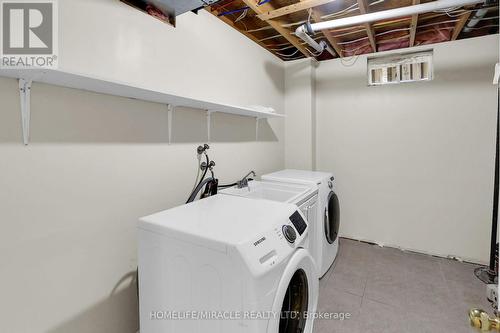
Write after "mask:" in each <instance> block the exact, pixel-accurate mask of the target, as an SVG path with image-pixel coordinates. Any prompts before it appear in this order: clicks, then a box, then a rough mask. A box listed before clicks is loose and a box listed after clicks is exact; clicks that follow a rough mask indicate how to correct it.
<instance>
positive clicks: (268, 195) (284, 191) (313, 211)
mask: <svg viewBox="0 0 500 333" xmlns="http://www.w3.org/2000/svg"><path fill="white" fill-rule="evenodd" d="M219 193H220V194H224V195H236V196H240V197H246V198H251V199H259V200H272V201H278V202H287V203H292V204H294V205H296V206H297V207H298V208H299V209H300V211H301V212H302V214H303V215H304V216H305V218H306V220H307V222H308V224H309V233H308V234H309V236H308V240H307V242H306V244H305V245H304V247H306V248H307V249H308V250H309V253H310V254H311V256H312V257H313V259H314V262H315V264H316V270H317V272H318V275H319V271H320V270H321V267H320V265H319V261H318V260H320V258H319V256H320V251H321V249H320V247H319V245H321V244H320V243H319V242H316V241H314V242H312V241H311V235H316V233H317V231H316V228H317V224H318V222H317V215H318V213H317V212H318V186H316V185H314V186H311V185H300V184H285V183H277V182H261V181H250V182H249V183H248V186H247V187H244V188H238V187H236V186H234V187H230V188H227V189H224V190H221V191H220V192H219Z"/></svg>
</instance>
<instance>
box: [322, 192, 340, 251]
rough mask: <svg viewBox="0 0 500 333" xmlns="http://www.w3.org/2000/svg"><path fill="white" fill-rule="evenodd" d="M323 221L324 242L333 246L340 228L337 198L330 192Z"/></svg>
mask: <svg viewBox="0 0 500 333" xmlns="http://www.w3.org/2000/svg"><path fill="white" fill-rule="evenodd" d="M323 220H324V229H325V230H324V231H325V237H326V240H327V242H328V243H329V244H333V242H335V240H336V239H337V235H338V233H339V226H340V204H339V198H338V197H337V194H335V192H333V191H330V194H329V195H328V199H327V201H326V207H325V212H324V218H323Z"/></svg>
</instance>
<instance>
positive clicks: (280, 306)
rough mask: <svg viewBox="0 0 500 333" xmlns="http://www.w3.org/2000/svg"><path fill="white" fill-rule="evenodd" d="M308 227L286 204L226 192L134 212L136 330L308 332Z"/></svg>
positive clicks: (311, 292) (314, 285)
mask: <svg viewBox="0 0 500 333" xmlns="http://www.w3.org/2000/svg"><path fill="white" fill-rule="evenodd" d="M308 231H309V227H308V224H307V222H306V221H305V217H304V216H303V215H302V213H301V212H300V210H298V209H297V207H296V206H295V205H293V204H288V203H280V202H275V201H268V200H252V199H248V198H243V197H238V196H229V195H216V196H212V197H209V198H207V199H203V200H199V201H196V202H193V203H190V204H187V205H183V206H179V207H176V208H173V209H169V210H166V211H163V212H160V213H156V214H153V215H150V216H147V217H144V218H142V219H140V222H139V225H138V234H139V235H138V240H139V242H138V243H139V244H138V251H139V258H138V260H139V305H140V332H141V333H170V332H171V333H174V332H175V333H197V332H199V333H201V332H210V333H235V332H241V333H243V332H245V333H263V332H267V333H299V332H306V333H311V332H312V328H313V318H312V316H305V313H306V311H307V312H309V313H311V312H315V311H316V307H317V300H318V279H317V275H316V271H315V266H314V261H313V259H312V257H311V255H310V253H309V252H308V250H307V249H305V248H303V245H304V243H305V242H306V240H307V237H308ZM281 314H283V315H281Z"/></svg>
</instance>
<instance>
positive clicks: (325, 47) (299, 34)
mask: <svg viewBox="0 0 500 333" xmlns="http://www.w3.org/2000/svg"><path fill="white" fill-rule="evenodd" d="M295 34H296V35H297V37H299V38H300V39H302V40H303V41H305V42H306V43H307V44H308V45H309V46H310V47H312V48H313V49H314V50H316V52H319V53H322V52H323V51H324V50H327V51H328V52H329V53H330V54H331V55H332V56H334V57H335V55H336V54H335V51H334V50H332V48H331V47H330V45H328V43H326V42H325V41H324V40H322V41H320V42H319V43H318V42H316V41H315V40H314V39H313V38H312V37H311V36H309V35H308V34H307V33H306V32H305V31H302V30H301V31H299V29H297V30H296V31H295Z"/></svg>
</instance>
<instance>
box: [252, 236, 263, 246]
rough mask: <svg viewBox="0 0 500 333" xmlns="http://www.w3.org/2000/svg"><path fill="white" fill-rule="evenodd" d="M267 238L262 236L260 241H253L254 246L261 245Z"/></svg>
mask: <svg viewBox="0 0 500 333" xmlns="http://www.w3.org/2000/svg"><path fill="white" fill-rule="evenodd" d="M265 240H266V237H262V238H261V239H259V240H258V241H256V242H255V243H253V246H257V245H259V244H260V243H262V242H263V241H265Z"/></svg>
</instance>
